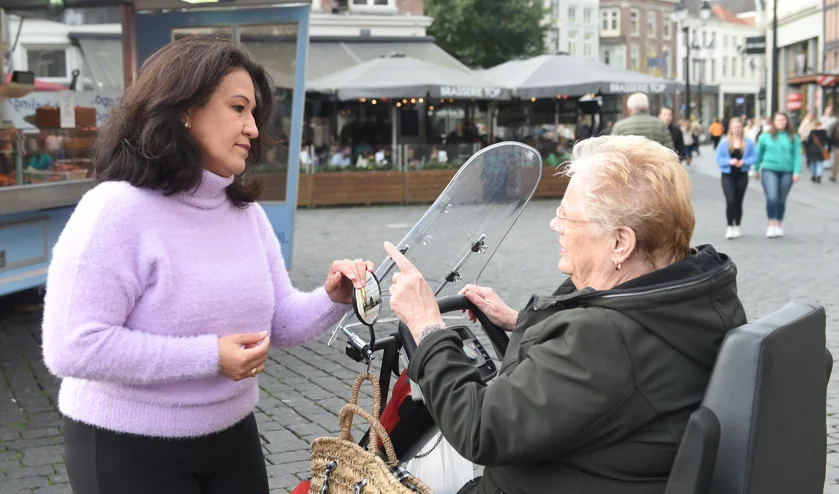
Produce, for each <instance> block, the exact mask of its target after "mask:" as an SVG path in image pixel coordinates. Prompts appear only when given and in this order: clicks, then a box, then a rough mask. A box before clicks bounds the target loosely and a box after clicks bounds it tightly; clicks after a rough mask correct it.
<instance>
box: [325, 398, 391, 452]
mask: <svg viewBox="0 0 839 494" xmlns="http://www.w3.org/2000/svg"><path fill="white" fill-rule="evenodd" d="M353 415H359V416H360V417H361V418H363V419H365V420H366V421H367V422H369V423H370V445H369V446H368V449H369V450H370V452H371V453H373V454H377V453H378V452H379V439H381V440H382V444H383V445H384V447H385V453H386V454H387V465H388V466H389V467H395V466H396V465H398V464H399V459H398V458H397V457H396V450H394V449H393V443H392V442H390V436H388V435H387V431H385V428H384V427H383V426H382V424H381V422H379V421H378V419H375V418H373V416H372V415H370V412H368V411H367V410H365V409H363V408H361V407H360V406H358V405H356V404H355V403H347V404H346V405H344V408H342V409H341V413H340V414H338V423H340V424H341V439H342V440H344V441H349V440H350V438H351V437H352V436H351V435H350V428H351V427H352V416H353Z"/></svg>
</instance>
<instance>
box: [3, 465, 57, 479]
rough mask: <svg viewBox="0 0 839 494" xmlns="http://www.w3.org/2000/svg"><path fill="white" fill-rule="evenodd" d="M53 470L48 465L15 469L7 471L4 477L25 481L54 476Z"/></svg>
mask: <svg viewBox="0 0 839 494" xmlns="http://www.w3.org/2000/svg"><path fill="white" fill-rule="evenodd" d="M54 474H55V470H53V468H52V467H51V466H49V465H46V466H41V467H28V468H16V469H14V470H7V471H6V475H7V476H8V477H9V478H10V479H25V478H29V477H46V476H50V475H54Z"/></svg>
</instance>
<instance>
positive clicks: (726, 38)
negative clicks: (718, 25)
mask: <svg viewBox="0 0 839 494" xmlns="http://www.w3.org/2000/svg"><path fill="white" fill-rule="evenodd" d="M722 47H723V48H728V35H727V34H724V35H723V37H722Z"/></svg>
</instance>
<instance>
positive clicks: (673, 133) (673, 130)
mask: <svg viewBox="0 0 839 494" xmlns="http://www.w3.org/2000/svg"><path fill="white" fill-rule="evenodd" d="M658 119H659V120H661V121H662V122H664V125H666V126H667V130H669V131H670V138H671V139H673V149H674V150H675V151H676V154H678V155H679V159H680V160H684V159H685V158H686V157H687V155H686V154H685V140H684V139H683V138H682V129H680V128H679V127H677V126H676V125H673V109H672V108H670V107H669V106H662V107H661V110H659V111H658Z"/></svg>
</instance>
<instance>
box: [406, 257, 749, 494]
mask: <svg viewBox="0 0 839 494" xmlns="http://www.w3.org/2000/svg"><path fill="white" fill-rule="evenodd" d="M736 274H737V270H736V267H735V266H734V264H733V263H732V262H731V260H730V259H729V258H728V257H727V256H725V255H724V254H719V253H717V252H716V251H715V250H714V249H713V247H710V246H703V247H700V248H699V249H696V250H693V251H692V252H691V255H690V256H689V257H688V258H687V259H686V260H684V261H681V262H678V263H675V264H673V265H671V266H668V267H666V268H663V269H660V270H657V271H654V272H653V273H650V274H648V275H645V276H642V277H639V278H636V279H634V280H632V281H629V282H627V283H624V284H622V285H620V286H618V287H616V288H615V289H612V290H605V291H595V290H593V289H590V288H589V289H584V290H576V289H575V288H574V285H573V284H571V283H570V280H569V281H566V282H565V283H563V284H562V286H560V287H559V289H558V290H557V291H556V292H555V293H554V294H553V295H552V296H548V297H540V296H534V297H533V298H532V299H531V300H530V302H529V303H528V305H527V307H526V308H525V309H524V310H523V311H521V312H520V314H519V319H518V326H517V328H516V330H515V331H514V332H513V333H512V335H511V338H510V345H509V347H508V350H507V354H506V356H505V358H504V362H503V365H502V368H501V369H500V375H499V376H498V377H497V378H496V379H495V380H493V381H492V382H490V384H489V386H483V385H481V384H480V382H479V381H478V376H477V373H476V372H475V371H474V368H473V367H472V365H471V364H470V363H469V360H468V359H467V358H466V356H465V355H464V353H463V351H462V350H461V345H460V343H459V340H458V337H457V336H456V334H455V333H454V332H453V331H449V330H441V331H437V332H436V333H434V334H431V335H429V336H428V337H427V338H426V339H425V340H424V341H423V342H422V344H421V345H420V346H419V348H418V349H417V352H416V354H415V355H414V358H413V360H412V361H411V364H410V366H409V367H408V375H409V377H410V378H411V379H412V380H413V381H414V382H417V383H418V384H419V385H420V387H421V388H422V392H423V395H424V396H425V400H426V403H427V404H428V407H429V410H430V412H431V415H432V417H433V418H434V419H435V421H436V422H437V424H438V425H439V426H440V429H441V431H442V432H443V435H444V436H445V437H446V439H447V440H448V441H449V442H450V443H451V444H452V446H454V448H455V449H456V450H457V451H458V452H459V453H460V454H461V455H463V456H464V457H466V458H468V459H470V460H472V461H473V462H475V463H477V464H479V465H484V466H486V468H485V470H484V476H483V479H482V480H481V482H480V483H479V484H478V486H477V491H475V492H481V493H491V494H496V493H498V492H504V493H528V494H539V493H557V494H590V493H597V494H661V493H662V492H663V491H664V486H665V484H666V481H667V477H668V475H669V473H670V469H671V467H672V464H673V460H674V457H675V455H676V450H677V448H678V445H679V442H680V440H681V438H682V434H683V433H684V429H685V425H686V423H687V420H688V417H689V416H690V414H691V413H692V412H693V411H694V410H696V409H697V407H698V406H699V404H700V402H701V400H702V397H703V395H704V392H705V388H706V387H707V384H708V380H709V377H710V373H711V370H712V368H713V365H714V362H715V361H716V357H717V353H718V351H719V348H720V344H721V342H722V339H723V337H724V336H725V334H726V332H727V331H728V330H730V329H732V328H734V327H737V326H740V325H742V324H744V323H745V322H746V314H745V312H744V310H743V306H742V304H741V303H740V300H739V298H738V296H737V288H736V281H735V279H736Z"/></svg>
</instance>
